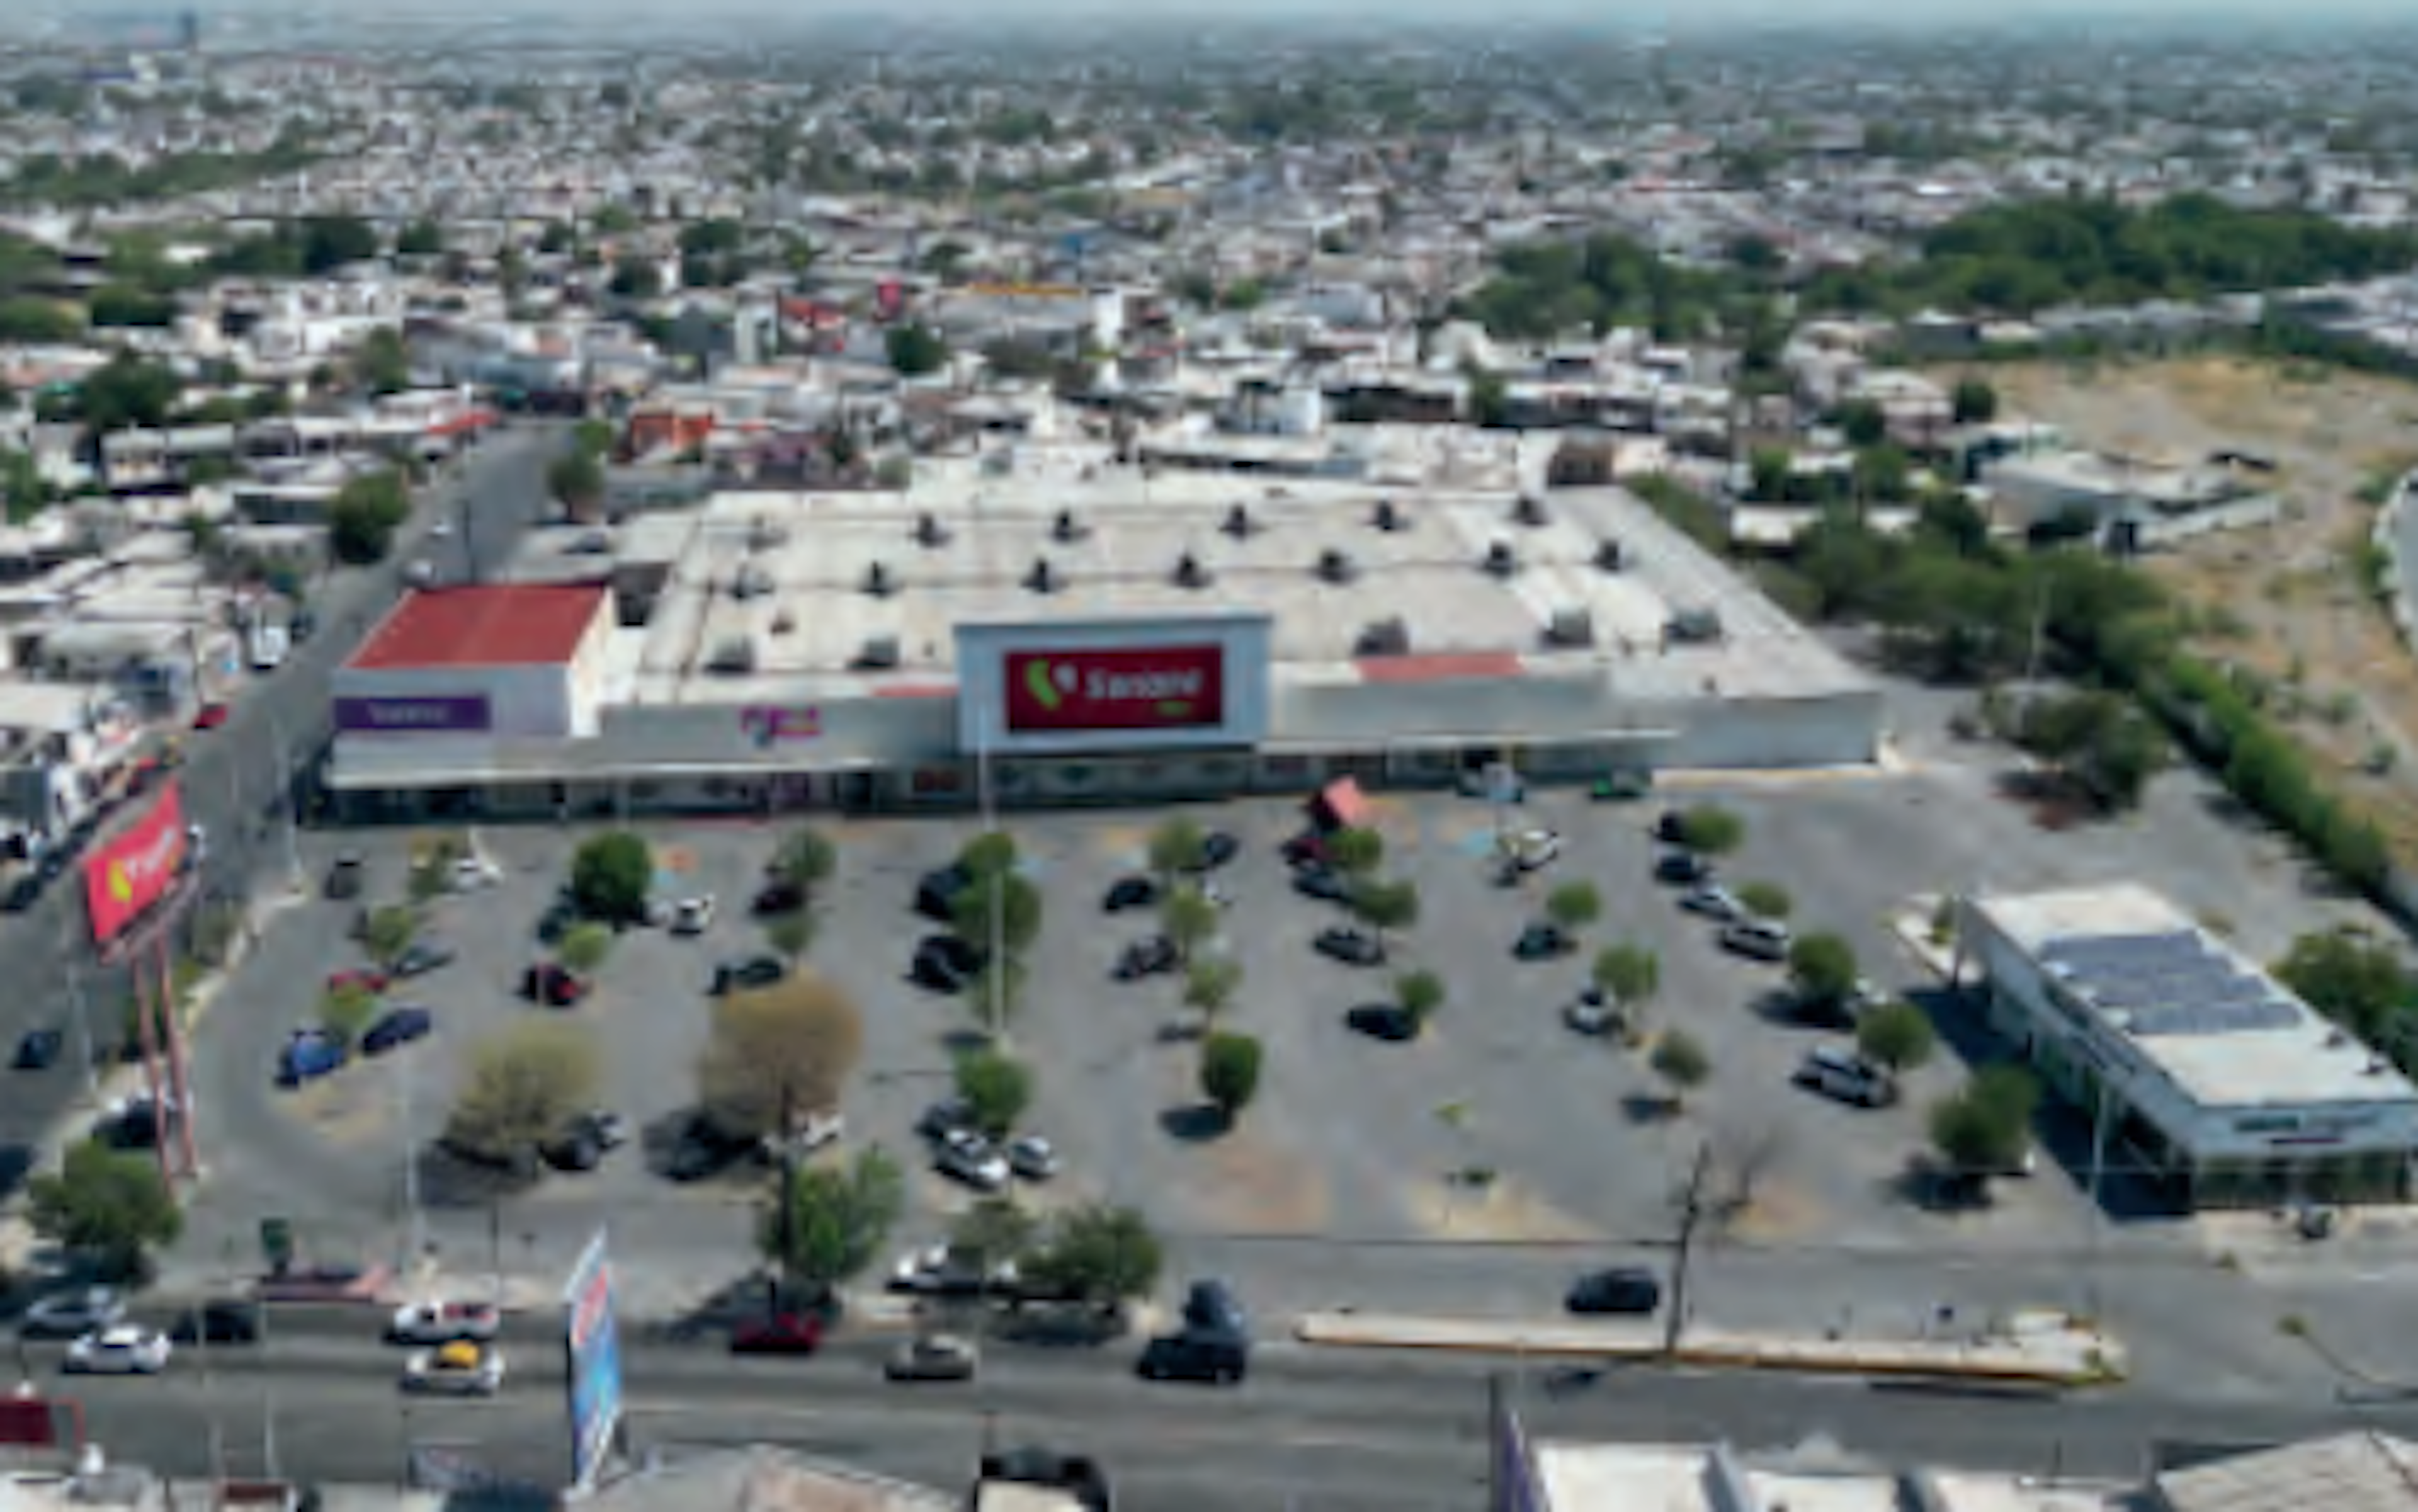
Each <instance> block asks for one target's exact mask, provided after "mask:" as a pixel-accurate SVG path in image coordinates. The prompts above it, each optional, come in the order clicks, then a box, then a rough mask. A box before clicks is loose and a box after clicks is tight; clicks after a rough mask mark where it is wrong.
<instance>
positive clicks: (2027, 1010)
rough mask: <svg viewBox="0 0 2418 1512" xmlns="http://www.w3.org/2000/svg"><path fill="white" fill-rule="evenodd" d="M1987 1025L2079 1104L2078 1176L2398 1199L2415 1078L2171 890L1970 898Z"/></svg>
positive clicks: (2220, 1189)
mask: <svg viewBox="0 0 2418 1512" xmlns="http://www.w3.org/2000/svg"><path fill="white" fill-rule="evenodd" d="M1957 944H1958V949H1959V951H1960V953H1961V956H1962V959H1963V960H1964V961H1965V962H1967V963H1969V964H1968V966H1967V970H1970V966H1971V965H1978V966H1979V967H1980V969H1981V970H1982V973H1983V974H1984V977H1985V979H1986V982H1987V992H1986V1001H1987V1004H1988V1009H1987V1011H1988V1015H1989V1022H1990V1027H1991V1028H1992V1029H1993V1030H1994V1031H1996V1032H1997V1034H1998V1035H1999V1036H2000V1037H2001V1038H2002V1039H2004V1040H2005V1041H2006V1042H2007V1043H2008V1044H2010V1045H2012V1046H2015V1047H2016V1048H2017V1049H2018V1050H2019V1051H2020V1052H2021V1054H2022V1055H2023V1057H2024V1058H2025V1059H2026V1060H2028V1061H2030V1062H2031V1064H2032V1065H2033V1066H2034V1068H2035V1069H2036V1070H2037V1071H2038V1072H2039V1074H2040V1077H2041V1078H2042V1081H2043V1084H2044V1085H2045V1086H2046V1087H2047V1088H2048V1089H2049V1090H2050V1091H2051V1092H2053V1093H2054V1094H2056V1095H2057V1096H2058V1097H2061V1098H2062V1099H2064V1100H2065V1101H2066V1102H2067V1103H2068V1104H2070V1105H2072V1107H2074V1109H2076V1110H2078V1111H2079V1112H2080V1113H2081V1115H2082V1116H2083V1118H2084V1120H2085V1121H2087V1123H2088V1126H2089V1130H2090V1135H2089V1146H2090V1150H2091V1152H2092V1153H2090V1154H2088V1155H2086V1156H2085V1157H2084V1159H2083V1162H2082V1166H2081V1168H2079V1169H2078V1170H2077V1171H2076V1175H2077V1176H2078V1177H2079V1178H2080V1179H2081V1180H2082V1181H2083V1182H2084V1184H2086V1185H2087V1186H2089V1187H2091V1188H2092V1189H2093V1191H2094V1192H2097V1191H2098V1190H2100V1182H2101V1180H2102V1179H2104V1180H2111V1181H2112V1180H2118V1179H2122V1180H2127V1181H2133V1180H2147V1181H2148V1182H2150V1184H2153V1185H2154V1186H2155V1187H2157V1188H2158V1189H2160V1190H2161V1191H2162V1192H2163V1193H2164V1194H2165V1196H2166V1197H2168V1198H2169V1199H2173V1200H2175V1201H2178V1202H2180V1203H2181V1204H2182V1205H2185V1206H2191V1207H2263V1206H2271V1205H2273V1204H2277V1203H2295V1202H2358V1201H2390V1200H2400V1199H2406V1198H2408V1197H2409V1196H2410V1159H2411V1155H2412V1153H2413V1151H2418V1088H2413V1087H2412V1086H2411V1084H2410V1080H2409V1078H2408V1077H2404V1076H2402V1075H2401V1073H2400V1072H2399V1071H2397V1070H2395V1068H2394V1066H2393V1064H2392V1062H2391V1061H2389V1060H2388V1059H2387V1058H2386V1057H2384V1056H2383V1055H2381V1054H2379V1053H2378V1052H2376V1051H2375V1050H2372V1049H2370V1048H2369V1047H2368V1046H2365V1045H2363V1044H2361V1043H2360V1041H2359V1040H2358V1039H2356V1038H2355V1037H2353V1036H2352V1035H2351V1034H2349V1032H2347V1031H2344V1030H2342V1029H2341V1028H2339V1027H2337V1026H2336V1025H2334V1024H2333V1023H2332V1022H2330V1021H2328V1020H2327V1019H2326V1018H2324V1017H2322V1016H2319V1014H2318V1013H2317V1011H2316V1010H2314V1009H2312V1008H2311V1007H2309V1005H2308V1004H2306V1003H2304V1002H2303V1001H2302V1000H2300V999H2299V998H2298V997H2296V996H2294V995H2293V993H2292V992H2291V991H2290V989H2288V988H2287V987H2285V986H2284V985H2282V984H2281V983H2278V982H2276V981H2275V980H2274V979H2273V978H2272V977H2270V976H2269V975H2268V974H2267V973H2266V972H2265V971H2264V970H2261V969H2260V968H2259V967H2258V966H2257V964H2255V963H2253V962H2250V961H2247V960H2244V959H2243V958H2242V956H2241V955H2238V954H2237V953H2236V952H2235V951H2234V950H2233V949H2232V947H2231V946H2229V945H2227V943H2226V942H2225V941H2223V940H2221V939H2217V938H2216V937H2215V936H2213V935H2211V934H2210V933H2209V932H2208V931H2206V930H2204V929H2202V928H2201V927H2200V926H2199V925H2198V924H2196V923H2195V922H2193V920H2192V919H2191V918H2190V917H2189V916H2187V915H2186V914H2184V913H2183V911H2182V910H2181V909H2178V908H2176V907H2175V905H2174V904H2172V903H2170V902H2168V901H2167V900H2166V899H2165V898H2164V897H2162V896H2160V895H2159V894H2158V893H2153V892H2151V891H2150V890H2149V889H2147V888H2144V887H2140V886H2137V885H2135V884H2132V883H2123V884H2119V885H2116V886H2109V887H2088V888H2073V889H2067V890H2063V891H2059V892H2050V893H2020V894H1994V895H1987V896H1979V897H1972V898H1967V899H1965V900H1964V901H1963V904H1962V908H1961V914H1960V918H1959V920H1958V934H1957Z"/></svg>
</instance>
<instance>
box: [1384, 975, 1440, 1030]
mask: <svg viewBox="0 0 2418 1512" xmlns="http://www.w3.org/2000/svg"><path fill="white" fill-rule="evenodd" d="M1394 1001H1395V1003H1396V1004H1397V1005H1398V1006H1400V1009H1401V1010H1402V1012H1403V1013H1405V1014H1408V1015H1409V1016H1410V1019H1411V1023H1412V1024H1413V1025H1414V1026H1415V1027H1416V1028H1417V1029H1419V1030H1422V1031H1424V1030H1425V1029H1426V1028H1427V1025H1428V1020H1429V1019H1431V1018H1433V1017H1434V1016H1435V1015H1436V1010H1437V1009H1439V1008H1442V1007H1443V1006H1444V979H1443V978H1442V977H1440V976H1437V975H1436V974H1435V973H1434V972H1433V971H1405V972H1403V973H1402V974H1401V975H1400V976H1398V977H1396V978H1395V979H1394Z"/></svg>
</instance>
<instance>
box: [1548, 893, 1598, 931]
mask: <svg viewBox="0 0 2418 1512" xmlns="http://www.w3.org/2000/svg"><path fill="white" fill-rule="evenodd" d="M1545 917H1546V918H1548V919H1551V920H1552V921H1553V923H1554V924H1557V925H1559V926H1560V927H1561V928H1562V929H1563V930H1564V931H1565V932H1566V933H1569V934H1576V933H1578V931H1580V930H1582V929H1584V928H1585V927H1586V926H1587V925H1589V924H1593V923H1595V922H1596V921H1597V920H1598V919H1599V918H1601V917H1603V894H1602V893H1600V892H1599V891H1597V889H1596V885H1595V884H1594V883H1593V882H1589V881H1581V880H1573V881H1568V882H1564V883H1562V884H1561V885H1560V886H1558V887H1556V888H1554V889H1553V891H1552V892H1551V893H1546V894H1545Z"/></svg>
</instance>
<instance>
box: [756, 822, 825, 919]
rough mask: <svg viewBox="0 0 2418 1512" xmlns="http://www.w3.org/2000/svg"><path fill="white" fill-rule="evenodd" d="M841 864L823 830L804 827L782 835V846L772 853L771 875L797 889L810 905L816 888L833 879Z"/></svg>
mask: <svg viewBox="0 0 2418 1512" xmlns="http://www.w3.org/2000/svg"><path fill="white" fill-rule="evenodd" d="M838 864H839V853H838V852H837V851H836V850H834V848H832V843H831V840H830V838H829V837H828V836H826V835H825V834H824V833H823V832H821V831H820V830H817V829H814V828H813V827H811V826H802V827H800V828H798V829H795V830H792V831H790V832H788V834H786V835H784V836H782V838H781V846H780V848H779V849H778V850H775V851H774V852H773V864H772V873H773V876H774V877H777V878H780V879H781V880H782V881H785V882H788V884H789V885H791V886H792V887H795V888H796V889H797V890H798V891H799V892H800V893H803V894H804V895H805V897H806V899H807V901H808V902H812V901H813V898H814V893H815V889H817V888H819V887H820V886H822V885H823V884H824V883H825V882H828V881H830V880H831V878H832V873H833V871H834V870H835V869H836V868H837V866H838Z"/></svg>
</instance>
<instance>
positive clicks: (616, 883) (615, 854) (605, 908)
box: [571, 830, 655, 924]
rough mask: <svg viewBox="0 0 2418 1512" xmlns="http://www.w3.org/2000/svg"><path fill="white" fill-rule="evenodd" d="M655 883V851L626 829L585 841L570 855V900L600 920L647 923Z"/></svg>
mask: <svg viewBox="0 0 2418 1512" xmlns="http://www.w3.org/2000/svg"><path fill="white" fill-rule="evenodd" d="M654 887H655V858H654V852H652V851H651V850H650V849H648V848H647V842H646V841H644V840H642V839H640V838H639V837H638V836H636V835H635V834H632V833H631V832H628V831H627V830H616V831H614V832H611V833H609V834H600V835H597V836H596V837H595V838H593V839H591V840H587V841H583V842H582V843H581V844H580V847H579V848H578V850H576V851H575V852H574V853H573V855H572V858H571V901H572V903H573V905H574V907H576V908H577V909H579V911H580V913H581V914H583V915H585V916H586V917H588V918H589V919H593V920H595V921H597V922H598V923H600V924H644V923H646V922H647V905H648V903H649V902H650V899H651V897H652V894H653V893H654Z"/></svg>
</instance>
